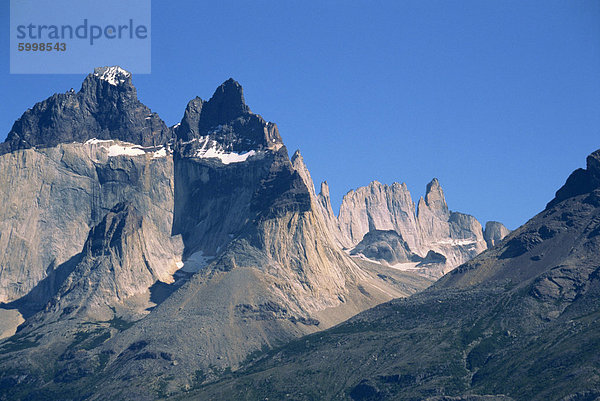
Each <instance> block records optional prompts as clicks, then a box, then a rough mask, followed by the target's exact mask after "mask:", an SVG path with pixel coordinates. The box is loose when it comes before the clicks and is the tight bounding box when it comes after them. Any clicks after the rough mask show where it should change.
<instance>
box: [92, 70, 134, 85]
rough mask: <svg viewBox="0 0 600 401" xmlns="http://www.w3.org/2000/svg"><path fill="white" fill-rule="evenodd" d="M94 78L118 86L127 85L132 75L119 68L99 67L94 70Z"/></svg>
mask: <svg viewBox="0 0 600 401" xmlns="http://www.w3.org/2000/svg"><path fill="white" fill-rule="evenodd" d="M94 76H96V77H98V78H100V79H102V80H103V81H106V82H108V83H109V84H111V85H114V86H117V85H118V84H122V83H125V81H127V79H129V78H130V77H131V73H130V72H128V71H125V70H124V69H122V68H121V67H119V66H113V67H99V68H96V69H94Z"/></svg>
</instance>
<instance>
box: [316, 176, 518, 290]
mask: <svg viewBox="0 0 600 401" xmlns="http://www.w3.org/2000/svg"><path fill="white" fill-rule="evenodd" d="M318 200H319V204H320V206H321V211H322V213H323V215H324V216H326V220H327V223H328V226H329V227H330V230H331V231H332V232H333V233H334V237H335V238H336V239H337V240H338V242H339V243H340V244H341V245H342V246H343V247H345V248H348V249H352V251H351V253H352V254H354V255H358V254H362V253H361V252H360V249H363V247H362V246H361V247H358V244H359V243H360V242H361V241H363V239H364V238H365V237H366V235H367V234H368V233H370V232H373V231H394V232H396V233H397V234H398V235H400V236H401V237H402V239H403V241H405V242H406V244H407V245H408V249H409V250H410V252H413V253H414V254H416V255H417V256H419V257H421V258H425V257H426V256H427V254H428V253H429V252H433V253H436V254H440V255H442V256H443V258H437V259H434V260H435V261H433V262H431V263H426V264H422V265H421V266H413V267H411V266H399V267H400V268H410V269H412V270H415V269H416V271H418V272H419V273H421V274H424V275H427V276H431V277H436V278H437V277H440V276H442V275H443V274H444V273H446V272H448V271H450V270H452V269H453V268H454V267H456V266H458V265H460V264H461V263H464V262H466V261H468V260H469V259H471V258H473V257H475V256H476V255H478V254H479V253H481V252H483V251H484V250H486V249H487V248H488V247H493V246H494V245H495V244H496V243H498V242H499V241H500V240H501V239H502V238H504V236H506V234H507V233H508V232H509V231H508V230H507V229H506V227H504V226H503V225H502V224H501V223H497V222H493V223H491V224H490V225H489V228H488V237H487V238H488V239H486V237H484V231H483V230H482V227H481V224H480V223H479V222H478V221H477V220H476V219H475V218H474V217H473V216H470V215H467V214H463V213H458V212H452V211H450V210H449V209H448V205H447V204H446V199H445V197H444V193H443V191H442V188H441V186H440V183H439V182H438V180H437V179H433V180H432V181H431V182H430V183H429V184H428V185H427V188H426V192H425V197H424V198H420V199H419V201H418V204H417V206H416V207H415V204H414V202H413V200H412V197H411V194H410V192H409V191H408V188H407V187H406V185H405V184H398V183H394V184H392V185H384V184H381V183H379V182H377V181H374V182H372V183H371V184H369V185H368V186H366V187H361V188H358V189H357V190H354V191H350V192H348V194H346V196H344V199H343V200H342V205H341V207H340V213H339V216H338V218H337V219H336V218H335V216H334V215H333V212H332V211H331V201H330V198H329V188H328V186H327V185H326V184H324V185H323V186H322V190H321V194H319V195H318ZM357 247H358V248H357ZM387 247H389V248H391V249H394V248H396V245H394V244H391V243H388V245H387ZM402 248H403V245H401V246H400V249H398V251H399V252H403V250H402ZM363 256H365V257H366V256H367V255H365V254H363ZM428 260H432V259H428ZM407 262H408V261H404V262H400V259H398V260H397V261H396V263H401V264H402V263H407ZM388 264H389V262H388ZM425 265H426V266H425Z"/></svg>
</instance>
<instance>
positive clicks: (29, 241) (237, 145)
mask: <svg viewBox="0 0 600 401" xmlns="http://www.w3.org/2000/svg"><path fill="white" fill-rule="evenodd" d="M171 133H172V135H173V136H172V137H171V136H170V135H171ZM3 153H4V154H2V155H0V181H1V182H0V184H1V185H0V188H2V189H1V190H0V197H1V200H2V204H1V206H0V258H1V259H0V263H1V266H2V269H0V297H1V301H2V302H4V304H3V305H2V306H1V307H0V315H2V316H9V317H10V321H14V322H15V327H16V324H19V323H21V322H22V319H25V322H24V323H23V324H21V326H20V327H19V332H18V333H17V335H15V336H12V337H10V338H8V339H6V340H5V341H4V342H3V343H0V353H2V355H3V359H2V367H3V369H2V371H1V373H0V397H4V398H11V399H21V398H36V397H38V398H40V397H41V398H44V397H46V398H47V397H50V398H53V397H56V396H58V395H59V394H60V397H62V398H67V399H76V398H79V397H83V398H87V399H107V398H113V397H117V398H119V399H154V398H157V397H159V396H161V394H163V392H166V393H177V392H181V391H184V390H186V389H190V388H191V387H193V386H195V385H199V384H200V383H202V382H203V381H206V380H210V379H212V378H214V377H216V376H217V375H218V374H219V372H222V371H223V370H224V369H227V368H229V369H230V368H235V367H236V366H238V365H239V364H240V363H242V362H243V361H244V360H245V359H246V358H247V357H248V355H249V354H251V353H253V352H256V351H259V350H260V349H262V348H265V347H272V346H275V345H278V344H281V343H284V342H287V341H289V340H291V339H293V338H296V337H298V336H301V335H304V334H307V333H312V332H315V331H319V330H323V329H325V328H327V327H330V326H332V325H334V324H337V323H339V322H341V321H342V320H345V319H347V318H349V317H351V316H353V315H354V314H356V313H358V312H360V311H362V310H365V309H367V308H369V307H372V306H374V305H376V304H379V303H381V302H384V301H387V300H389V299H392V298H396V297H403V296H407V295H409V294H411V293H414V292H415V291H419V290H421V289H423V288H425V287H426V286H427V285H429V284H430V281H429V280H427V279H423V278H421V277H418V276H416V275H414V274H412V273H408V272H402V271H398V270H394V269H391V268H385V267H383V266H375V265H373V264H371V263H368V262H365V261H362V260H355V259H354V258H351V257H349V256H348V255H347V254H346V253H345V252H343V251H342V250H341V249H340V247H339V246H338V244H337V242H336V241H337V239H336V238H337V237H336V235H335V234H334V233H332V231H331V230H330V228H329V225H328V221H327V219H326V217H325V216H324V214H323V213H322V211H321V206H320V205H321V203H320V202H319V199H318V197H317V196H316V195H315V193H314V186H313V184H312V180H311V179H310V174H309V173H308V170H307V169H306V166H304V163H303V161H302V159H301V156H299V154H298V155H295V156H294V157H293V159H292V160H290V159H289V157H288V153H287V149H286V148H285V146H284V145H283V142H282V140H281V137H280V136H279V132H278V130H277V126H276V125H275V124H273V123H270V122H267V121H265V120H264V119H263V118H262V117H260V116H259V115H257V114H254V113H252V112H251V111H250V109H249V107H248V106H247V105H246V104H245V102H244V97H243V91H242V88H241V86H240V85H239V84H238V83H237V82H235V81H233V80H228V81H226V82H225V83H223V84H222V85H221V86H220V87H219V88H218V89H217V90H216V92H215V93H214V95H213V96H212V97H211V99H210V100H208V101H203V100H202V99H200V98H195V99H193V100H192V101H190V103H189V104H188V106H187V108H186V110H185V113H184V116H183V119H182V121H181V123H179V124H178V125H176V126H175V127H173V128H172V129H168V128H166V126H165V125H164V123H163V122H162V121H161V120H160V118H159V117H158V116H157V115H155V114H152V113H150V112H149V110H148V109H147V108H146V107H145V106H144V105H142V104H141V103H139V101H138V100H137V97H136V94H135V88H133V86H132V85H131V77H130V74H129V73H127V72H125V71H123V70H121V69H119V68H116V67H111V68H102V69H97V70H96V71H95V72H94V73H93V74H90V75H89V76H88V77H87V78H86V79H85V81H84V84H83V86H82V89H81V91H80V92H78V93H67V94H65V95H55V96H53V97H51V98H49V99H48V100H46V101H44V102H42V103H39V104H38V105H36V106H34V108H33V109H31V110H29V111H27V112H26V113H25V114H24V115H23V117H21V119H19V120H18V121H17V123H15V126H14V127H13V129H12V130H11V133H10V134H9V137H8V138H7V141H6V142H5V144H3ZM15 311H18V313H19V315H18V316H21V318H22V319H21V320H19V319H18V318H17V319H15V317H14V316H13V315H14V312H15ZM18 316H17V317H18ZM13 330H14V329H13ZM8 331H10V330H8ZM13 332H14V331H13ZM9 334H10V333H9ZM92 383H94V384H92ZM98 383H102V385H100V386H99V385H97V384H98ZM90 386H91V387H90Z"/></svg>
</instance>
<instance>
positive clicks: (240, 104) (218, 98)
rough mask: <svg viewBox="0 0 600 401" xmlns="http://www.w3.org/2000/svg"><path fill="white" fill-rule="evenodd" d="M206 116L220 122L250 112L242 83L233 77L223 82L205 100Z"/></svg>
mask: <svg viewBox="0 0 600 401" xmlns="http://www.w3.org/2000/svg"><path fill="white" fill-rule="evenodd" d="M205 107H206V116H207V117H209V118H210V119H211V120H214V122H216V123H218V124H220V123H224V122H229V121H231V120H233V119H235V118H236V117H239V116H241V115H243V114H245V113H249V112H250V108H249V107H248V106H247V105H246V100H245V99H244V90H243V88H242V85H240V84H239V82H237V81H236V80H234V79H233V78H229V79H228V80H227V81H225V82H223V83H222V84H221V85H220V86H219V87H218V88H217V89H216V90H215V92H214V93H213V95H212V97H211V98H210V100H209V101H208V102H206V105H205Z"/></svg>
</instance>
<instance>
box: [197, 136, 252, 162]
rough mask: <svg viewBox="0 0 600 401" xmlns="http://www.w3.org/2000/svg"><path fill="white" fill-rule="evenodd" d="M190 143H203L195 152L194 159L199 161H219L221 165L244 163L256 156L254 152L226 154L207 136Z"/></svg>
mask: <svg viewBox="0 0 600 401" xmlns="http://www.w3.org/2000/svg"><path fill="white" fill-rule="evenodd" d="M192 141H199V142H203V143H202V146H201V147H200V149H198V150H197V151H196V154H195V155H194V156H195V157H198V158H201V159H211V158H212V159H219V160H220V161H221V163H223V164H231V163H240V162H245V161H246V160H247V159H248V158H249V157H250V156H253V155H255V154H256V151H254V150H250V151H248V152H245V153H235V152H226V151H225V149H223V147H222V146H220V145H219V144H218V143H217V142H216V141H215V140H212V139H210V138H209V137H208V136H205V137H200V138H196V139H194V140H192ZM192 141H191V142H192Z"/></svg>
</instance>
